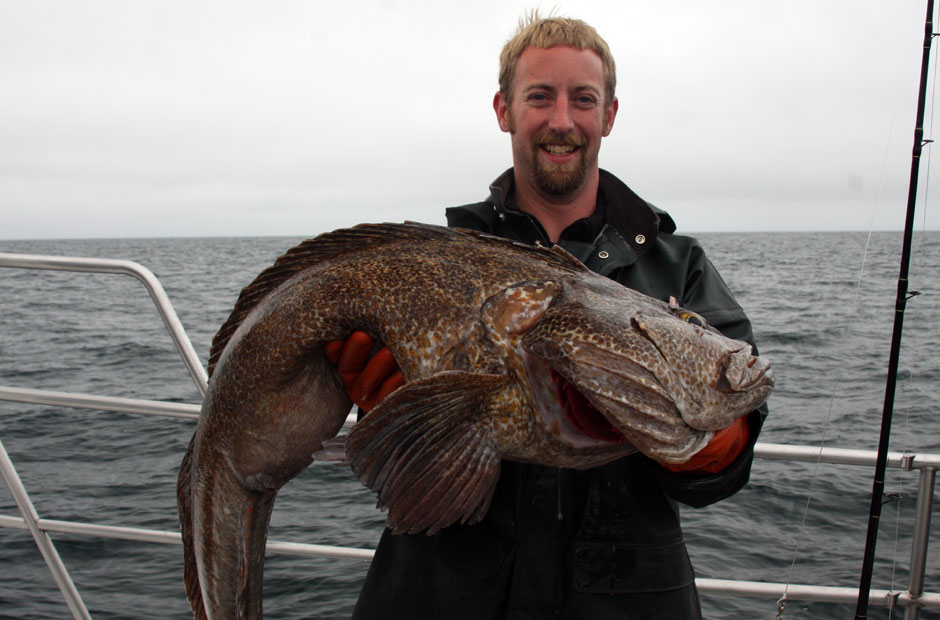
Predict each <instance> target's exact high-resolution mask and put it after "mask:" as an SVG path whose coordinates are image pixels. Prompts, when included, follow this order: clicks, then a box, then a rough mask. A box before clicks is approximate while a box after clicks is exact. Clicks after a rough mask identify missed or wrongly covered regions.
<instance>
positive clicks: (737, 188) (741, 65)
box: [0, 0, 940, 239]
mask: <svg viewBox="0 0 940 620" xmlns="http://www.w3.org/2000/svg"><path fill="white" fill-rule="evenodd" d="M534 6H538V5H536V4H534V3H533V2H532V1H528V2H517V1H515V0H476V1H475V2H472V3H471V2H460V3H456V2H446V1H436V2H430V1H429V2H416V1H411V0H397V1H396V0H386V1H381V0H365V1H358V2H346V3H339V2H333V1H330V2H313V1H307V2H301V1H294V2H284V1H278V0H267V1H265V2H260V1H258V2H248V1H244V0H228V1H225V2H221V1H220V2H205V1H200V0H188V1H185V2H179V1H174V0H160V1H149V0H147V1H134V0H115V1H110V2H109V1H96V0H86V1H82V2H78V1H65V0H61V1H59V0H3V2H2V3H0V92H2V94H0V239H15V238H66V237H69V238H70V237H143V236H206V235H213V236H214V235H226V236H228V235H313V234H316V233H319V232H322V231H326V230H331V229H334V228H338V227H342V226H348V225H352V224H355V223H359V222H365V221H402V220H406V219H410V220H419V221H425V222H430V223H443V222H444V218H443V208H444V207H445V206H452V205H457V204H463V203H467V202H473V201H477V200H480V199H482V198H483V197H484V196H485V195H486V194H487V187H488V185H489V183H490V181H492V180H493V179H494V178H495V177H496V176H497V175H498V174H499V173H500V172H502V171H503V170H504V169H505V168H507V167H508V166H510V165H511V160H510V149H509V138H508V136H507V135H506V134H503V133H502V132H500V131H499V129H498V127H497V124H496V119H495V116H494V113H493V110H492V105H491V104H492V96H493V93H494V92H495V91H496V88H497V86H496V73H497V57H498V54H499V51H500V48H501V47H502V44H503V43H504V42H505V41H506V39H507V38H509V36H511V34H512V32H513V31H514V29H515V27H516V23H517V21H518V18H519V17H520V15H522V14H523V13H524V11H525V10H526V9H528V8H531V7H534ZM553 7H557V13H559V14H562V15H570V16H574V17H579V18H582V19H584V20H586V21H588V22H589V23H591V24H592V25H594V26H595V27H596V28H597V29H598V30H599V31H600V33H601V35H602V36H603V37H604V38H605V39H606V40H607V41H608V43H609V44H610V47H611V50H612V51H613V54H614V57H615V59H616V61H617V67H618V89H617V95H618V96H619V99H620V112H619V115H618V117H617V120H616V123H615V126H614V129H613V132H612V134H611V136H610V137H609V138H607V139H606V140H605V143H604V145H603V147H602V149H601V155H600V164H601V166H602V167H603V168H606V169H608V170H610V171H611V172H613V173H615V174H616V175H618V176H619V177H620V178H622V179H623V180H624V181H625V182H627V183H628V184H629V185H630V186H631V187H633V189H634V190H636V191H637V192H638V193H639V194H640V195H642V196H643V197H645V198H646V199H647V200H650V201H651V202H653V203H654V204H656V205H658V206H660V207H661V208H664V209H666V210H667V211H669V212H670V213H671V214H672V215H673V217H674V218H675V219H676V221H677V222H678V224H679V228H680V230H681V231H690V232H703V231H735V230H747V231H763V230H868V229H869V227H870V226H871V227H873V228H875V229H877V230H882V229H895V230H899V229H901V228H903V224H904V208H905V203H906V194H907V182H908V170H909V165H910V151H911V141H912V128H913V119H914V107H915V97H916V93H915V90H916V80H917V76H918V72H919V67H920V54H921V43H922V41H923V17H924V14H923V13H924V0H916V1H915V0H891V1H890V2H889V1H885V0H787V1H786V2H780V1H775V2H770V1H769V0H736V1H732V0H726V1H714V0H712V1H702V0H674V1H672V2H663V1H662V0H610V1H604V2H590V1H583V2H568V3H565V2H552V3H548V4H546V5H544V6H543V7H542V10H543V12H548V11H550V10H551V9H552V8H553ZM935 47H936V46H935ZM930 126H931V119H930V116H929V109H928V120H927V127H928V137H929V127H930ZM925 161H928V160H926V159H925ZM926 177H927V170H926V166H925V167H924V169H923V170H922V178H926ZM933 194H936V191H933V192H931V195H929V196H928V198H927V206H926V207H924V206H919V207H918V208H919V215H918V219H917V222H918V226H919V227H921V228H923V227H926V228H928V229H937V228H940V215H938V214H937V213H936V208H934V209H933V211H934V212H933V213H931V212H930V211H931V209H930V205H931V203H932V204H933V205H934V207H935V206H936V198H935V196H933Z"/></svg>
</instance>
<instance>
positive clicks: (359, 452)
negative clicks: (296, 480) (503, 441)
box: [346, 371, 505, 534]
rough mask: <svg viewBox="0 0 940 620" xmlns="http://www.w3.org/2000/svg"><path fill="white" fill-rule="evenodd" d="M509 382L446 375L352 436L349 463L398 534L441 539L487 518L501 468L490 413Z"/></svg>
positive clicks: (416, 388)
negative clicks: (444, 531)
mask: <svg viewBox="0 0 940 620" xmlns="http://www.w3.org/2000/svg"><path fill="white" fill-rule="evenodd" d="M504 381H505V379H504V378H503V377H501V376H499V375H489V374H475V373H468V372H456V371H449V372H441V373H438V374H435V375H433V376H431V377H428V378H426V379H422V380H419V381H415V382H413V383H409V384H407V385H405V386H404V387H402V388H399V389H398V390H397V391H395V392H393V393H392V394H391V395H389V396H388V397H387V398H386V399H385V400H384V401H382V402H381V403H380V404H379V405H378V406H377V407H376V408H375V409H373V410H372V411H370V412H369V414H368V415H366V416H365V418H363V419H362V420H361V421H360V422H359V423H358V424H356V426H355V427H354V428H353V429H352V431H350V433H349V436H348V437H347V439H346V456H347V458H348V460H349V463H350V465H351V466H352V469H353V472H355V474H356V475H357V476H358V477H359V479H360V480H362V482H363V483H364V484H365V485H366V486H368V487H369V488H370V489H372V490H373V491H376V492H377V493H378V506H379V508H382V509H388V526H389V527H390V528H391V529H392V531H393V532H395V533H402V532H407V533H418V532H423V531H427V532H428V534H433V533H435V532H437V531H438V530H440V529H441V528H444V527H447V526H448V525H451V524H452V523H456V522H458V521H460V522H461V523H475V522H477V521H479V520H480V519H482V518H483V516H484V515H485V514H486V511H487V510H488V509H489V505H490V499H491V498H492V496H493V490H494V489H495V487H496V481H497V479H498V478H499V468H500V454H499V452H498V451H497V449H496V447H495V445H494V444H493V442H492V441H491V440H490V438H489V436H488V425H487V417H486V412H487V407H488V404H489V400H490V395H491V394H492V393H493V391H495V390H497V389H498V388H499V387H500V386H501V385H502V384H503V383H504Z"/></svg>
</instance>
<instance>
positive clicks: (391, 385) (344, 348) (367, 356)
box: [326, 331, 405, 412]
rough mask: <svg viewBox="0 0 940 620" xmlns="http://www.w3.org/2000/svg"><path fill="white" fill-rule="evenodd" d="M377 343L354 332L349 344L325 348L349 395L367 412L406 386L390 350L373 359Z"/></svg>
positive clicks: (335, 342) (337, 342) (384, 349)
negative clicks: (373, 350)
mask: <svg viewBox="0 0 940 620" xmlns="http://www.w3.org/2000/svg"><path fill="white" fill-rule="evenodd" d="M374 347H375V341H374V340H373V339H372V336H370V335H369V334H367V333H366V332H363V331H354V332H353V333H351V334H350V335H349V336H348V337H347V338H346V340H333V341H331V342H328V343H327V344H326V356H327V357H328V358H329V359H330V361H331V362H333V363H334V364H336V366H337V367H338V368H339V376H340V377H342V379H343V383H345V384H346V394H347V395H348V396H349V398H350V399H351V400H352V401H353V402H354V403H356V404H357V405H359V408H360V409H362V411H363V412H368V411H369V410H371V409H372V408H373V407H375V406H376V405H378V404H379V403H380V402H382V399H384V398H385V397H386V396H388V395H389V394H391V393H392V392H394V391H395V390H396V389H398V388H399V387H401V386H403V385H405V377H404V375H402V374H401V370H400V369H399V368H398V362H396V361H395V356H394V355H392V352H391V351H389V350H388V348H387V347H382V348H381V349H379V350H378V351H376V352H375V355H372V349H373V348H374Z"/></svg>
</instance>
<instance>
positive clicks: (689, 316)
mask: <svg viewBox="0 0 940 620" xmlns="http://www.w3.org/2000/svg"><path fill="white" fill-rule="evenodd" d="M679 318H680V319H682V320H683V321H685V322H686V323H691V324H692V325H696V326H698V327H707V326H708V321H706V320H705V318H704V317H702V316H701V315H698V314H695V313H694V312H690V311H688V310H683V311H682V312H680V313H679Z"/></svg>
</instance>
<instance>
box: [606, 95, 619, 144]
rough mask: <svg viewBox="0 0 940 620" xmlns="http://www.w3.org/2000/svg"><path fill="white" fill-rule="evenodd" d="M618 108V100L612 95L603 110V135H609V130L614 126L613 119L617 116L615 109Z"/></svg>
mask: <svg viewBox="0 0 940 620" xmlns="http://www.w3.org/2000/svg"><path fill="white" fill-rule="evenodd" d="M619 108H620V101H618V100H617V98H616V97H614V100H613V101H611V102H610V105H609V106H607V109H606V110H604V117H605V118H604V133H603V134H602V135H603V137H605V138H606V137H607V136H609V135H610V130H611V129H613V128H614V119H615V118H617V110H618V109H619Z"/></svg>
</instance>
